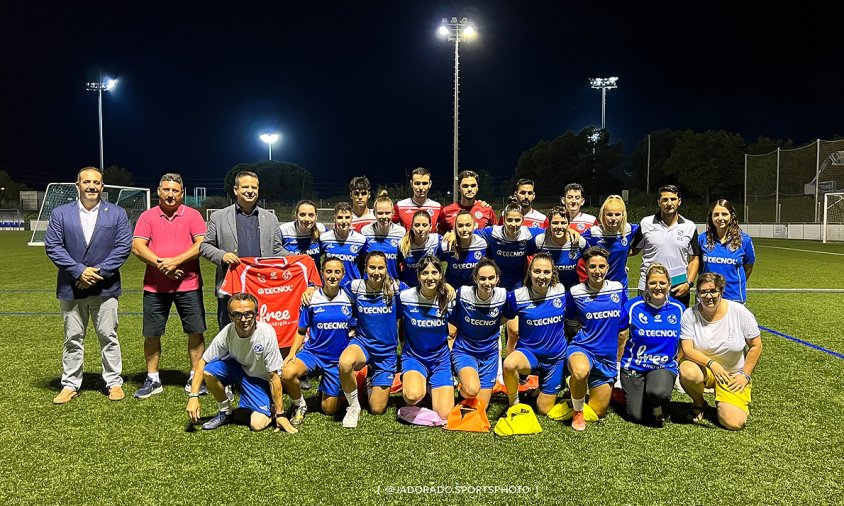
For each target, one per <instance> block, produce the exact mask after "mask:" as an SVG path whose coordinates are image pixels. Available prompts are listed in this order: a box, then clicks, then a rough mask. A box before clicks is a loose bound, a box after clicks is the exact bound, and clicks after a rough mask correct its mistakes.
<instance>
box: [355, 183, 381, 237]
mask: <svg viewBox="0 0 844 506" xmlns="http://www.w3.org/2000/svg"><path fill="white" fill-rule="evenodd" d="M371 189H372V185H371V184H370V183H369V179H367V177H366V176H356V177H353V178H352V180H351V181H350V182H349V198H350V199H351V201H352V229H353V230H354V231H355V232H360V231H361V229H362V228H363V227H365V226H367V225H369V224H370V223H375V215H374V214H372V209H370V208H369V196H370V191H371Z"/></svg>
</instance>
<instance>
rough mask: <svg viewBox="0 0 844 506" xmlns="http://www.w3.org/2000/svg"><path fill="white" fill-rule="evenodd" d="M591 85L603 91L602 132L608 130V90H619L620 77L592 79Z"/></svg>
mask: <svg viewBox="0 0 844 506" xmlns="http://www.w3.org/2000/svg"><path fill="white" fill-rule="evenodd" d="M589 84H591V85H592V88H594V89H596V90H601V130H605V129H606V128H607V90H612V89H615V88H618V77H590V78H589Z"/></svg>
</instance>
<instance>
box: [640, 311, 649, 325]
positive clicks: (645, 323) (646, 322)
mask: <svg viewBox="0 0 844 506" xmlns="http://www.w3.org/2000/svg"><path fill="white" fill-rule="evenodd" d="M638 318H639V321H640V322H642V323H643V324H644V325H647V324H648V317H647V316H646V315H645V313H639V315H638Z"/></svg>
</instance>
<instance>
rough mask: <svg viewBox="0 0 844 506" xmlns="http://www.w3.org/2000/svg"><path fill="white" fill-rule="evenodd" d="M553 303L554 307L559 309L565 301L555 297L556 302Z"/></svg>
mask: <svg viewBox="0 0 844 506" xmlns="http://www.w3.org/2000/svg"><path fill="white" fill-rule="evenodd" d="M551 304H553V305H554V307H555V308H557V309H560V308H561V307H563V302H562V301H561V300H560V299H554V302H552V303H551Z"/></svg>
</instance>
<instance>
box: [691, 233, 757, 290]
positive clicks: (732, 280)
mask: <svg viewBox="0 0 844 506" xmlns="http://www.w3.org/2000/svg"><path fill="white" fill-rule="evenodd" d="M706 237H707V232H704V233H702V234H700V235H699V236H698V243H699V244H700V253H701V262H700V274H703V273H704V272H716V273H718V274H720V275H722V276H724V279H725V280H726V281H727V286H726V287H724V298H725V299H727V300H734V301H736V302H745V301H747V276H746V275H745V273H744V266H745V265H750V264H754V263H756V250H754V248H753V240H752V239H751V238H750V236H749V235H747V234H746V233H744V232H742V233H741V247H739V248H738V249H736V250H735V251H733V250H731V249H730V248H729V247H728V246H727V245H726V244H721V242H720V241H718V240H717V239H716V240H715V245H714V246H713V247H712V249H707V248H706Z"/></svg>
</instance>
